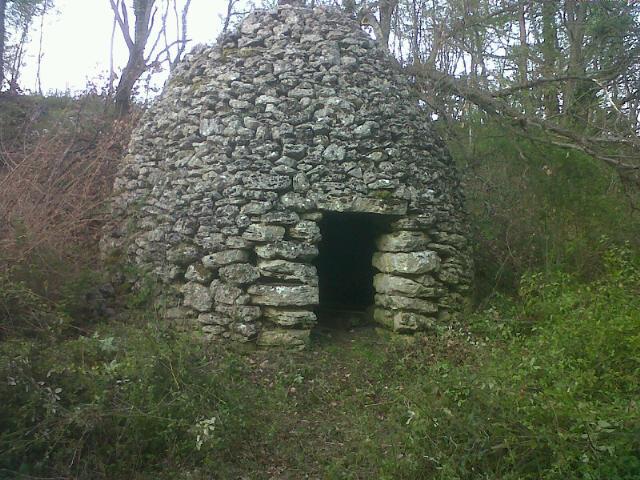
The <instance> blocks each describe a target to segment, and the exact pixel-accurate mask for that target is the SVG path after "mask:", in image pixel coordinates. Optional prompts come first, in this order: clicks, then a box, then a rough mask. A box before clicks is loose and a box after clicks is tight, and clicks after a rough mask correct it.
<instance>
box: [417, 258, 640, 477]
mask: <svg viewBox="0 0 640 480" xmlns="http://www.w3.org/2000/svg"><path fill="white" fill-rule="evenodd" d="M605 257H606V259H607V268H608V270H607V271H606V273H605V274H604V277H603V278H602V279H601V280H599V281H598V282H595V283H592V284H581V283H579V282H578V281H577V280H576V279H575V278H573V277H571V276H568V275H565V274H558V275H551V276H544V275H532V276H529V277H528V278H527V279H526V281H524V282H523V283H522V285H523V287H522V291H521V294H522V297H523V298H522V302H519V303H514V304H512V305H511V307H510V308H503V309H502V312H501V313H502V315H498V316H497V317H496V315H495V314H496V311H493V314H487V315H478V316H477V317H476V319H475V320H476V322H475V328H476V329H477V330H478V333H481V334H482V335H484V336H485V338H492V337H493V338H495V337H497V336H499V337H500V338H502V339H503V341H504V342H505V345H504V346H500V347H498V348H495V347H494V349H493V350H492V351H491V352H489V353H486V354H485V353H479V356H478V357H477V358H475V359H474V360H473V362H469V364H468V365H464V366H462V367H459V368H451V366H449V365H446V364H442V363H440V364H437V365H435V366H434V367H432V368H430V369H428V370H427V371H426V372H425V375H426V376H429V377H430V378H432V379H437V380H436V382H437V384H438V385H437V387H436V390H435V391H434V390H432V389H433V387H432V386H431V385H428V386H426V385H424V384H422V385H420V386H419V387H418V388H424V393H425V395H426V398H422V402H421V403H420V404H417V405H416V409H417V412H418V414H417V420H416V422H415V423H414V431H413V432H412V437H413V438H414V441H415V444H414V446H413V447H412V451H413V452H414V453H415V455H416V459H421V460H420V461H418V462H417V465H416V466H415V470H414V471H415V472H421V473H420V475H424V477H419V478H442V479H454V478H509V479H511V478H513V479H516V478H517V479H527V478H531V479H561V478H580V479H596V478H616V479H628V480H631V479H633V478H638V476H640V435H639V433H640V411H639V409H640V405H639V404H638V400H637V399H638V396H639V394H640V380H639V379H640V355H639V354H638V352H640V263H639V262H638V261H637V259H636V260H634V259H633V258H632V254H631V252H630V251H629V250H628V249H624V248H614V249H612V250H609V251H608V252H607V254H606V255H605ZM503 315H504V316H503ZM532 319H533V320H534V322H533V325H532ZM522 323H524V324H526V325H528V328H527V329H525V330H523V329H522ZM526 330H528V331H529V333H527V334H524V333H523V331H526ZM505 332H506V334H505ZM425 387H426V388H425ZM430 390H431V391H430ZM409 478H410V477H409ZM414 478H418V477H414Z"/></svg>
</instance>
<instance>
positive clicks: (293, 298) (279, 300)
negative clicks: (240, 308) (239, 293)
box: [248, 285, 319, 307]
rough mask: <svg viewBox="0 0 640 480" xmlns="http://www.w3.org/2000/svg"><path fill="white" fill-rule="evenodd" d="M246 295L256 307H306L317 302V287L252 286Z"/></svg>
mask: <svg viewBox="0 0 640 480" xmlns="http://www.w3.org/2000/svg"><path fill="white" fill-rule="evenodd" d="M248 293H249V295H251V300H252V302H253V303H254V304H256V305H270V306H274V307H278V306H308V305H317V304H318V302H319V292H318V287H313V286H309V285H252V286H250V287H249V288H248Z"/></svg>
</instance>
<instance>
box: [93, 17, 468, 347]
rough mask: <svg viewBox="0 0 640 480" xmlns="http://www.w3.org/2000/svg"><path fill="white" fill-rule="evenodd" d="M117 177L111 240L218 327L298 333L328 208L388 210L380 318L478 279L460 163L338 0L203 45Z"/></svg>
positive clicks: (416, 324)
mask: <svg viewBox="0 0 640 480" xmlns="http://www.w3.org/2000/svg"><path fill="white" fill-rule="evenodd" d="M115 187H116V193H115V196H114V202H113V222H112V223H111V225H110V227H109V231H108V232H107V235H106V236H105V239H104V240H105V241H104V244H103V245H104V249H105V251H107V252H111V254H112V255H111V256H112V257H114V256H118V258H119V261H123V262H128V263H130V264H133V265H136V271H138V272H149V273H150V274H151V276H153V277H156V278H158V279H160V281H161V284H162V285H163V286H162V287H161V290H162V293H163V298H164V299H165V300H166V301H167V303H168V310H167V315H168V317H169V318H170V319H172V320H174V321H180V322H188V323H192V324H194V325H197V326H201V327H202V328H203V330H204V331H205V333H206V334H207V335H209V336H210V337H211V338H212V339H232V340H238V341H253V340H255V339H257V340H258V343H260V344H264V345H272V344H287V345H294V346H301V345H304V343H305V342H306V339H307V338H308V332H309V328H310V327H311V326H312V325H313V324H314V322H315V320H316V317H315V314H314V312H313V310H314V307H315V306H316V305H317V304H318V301H319V299H318V278H317V272H316V269H315V267H314V258H315V257H316V255H317V253H318V248H317V247H318V242H319V240H320V236H321V232H320V230H319V226H318V222H319V221H320V219H321V218H322V215H323V213H324V212H359V213H369V214H373V215H377V216H380V218H384V219H385V221H386V233H385V234H384V235H381V237H380V238H378V239H377V245H378V250H379V251H378V253H376V254H375V255H374V257H373V263H374V266H375V267H376V268H377V269H378V270H379V271H380V273H379V274H378V275H376V277H375V280H374V285H375V289H376V299H375V304H376V313H375V318H376V320H377V321H378V322H380V323H382V324H384V325H387V326H389V327H390V328H392V329H394V330H396V331H400V332H413V331H418V330H424V329H427V328H429V327H430V326H431V325H433V324H434V323H435V322H438V321H441V322H442V321H446V318H447V317H448V314H449V312H451V311H453V310H456V309H457V308H459V305H460V302H461V299H462V295H461V294H463V293H464V292H465V291H466V289H467V287H468V284H469V279H470V272H471V268H470V262H469V255H468V250H469V247H468V244H467V239H466V238H465V232H466V228H465V217H464V214H463V198H462V195H461V190H460V186H459V179H458V176H457V172H456V170H455V168H454V166H453V164H452V160H451V157H450V156H449V154H448V152H447V149H446V147H445V145H444V144H443V142H442V140H441V139H440V138H439V137H438V136H437V135H436V134H435V132H434V130H433V128H432V126H431V122H430V118H429V114H428V112H427V111H426V109H425V108H424V107H423V106H422V105H421V102H420V101H419V100H418V99H417V98H416V97H415V96H414V94H413V93H412V90H411V85H410V84H409V81H408V79H406V78H405V77H404V76H403V75H402V74H401V72H399V70H398V69H397V68H396V67H395V66H394V60H393V59H392V58H390V57H388V56H387V54H385V53H384V52H383V51H382V50H381V49H379V48H378V47H377V46H376V43H375V41H374V40H372V39H371V38H370V37H369V36H367V35H366V34H365V33H364V32H362V31H361V29H360V28H359V26H358V25H357V24H356V23H355V22H353V21H352V20H350V19H349V18H347V17H345V16H344V15H343V14H342V13H341V12H339V11H337V10H332V9H313V10H311V9H305V8H298V7H294V6H280V7H278V8H277V9H276V10H274V11H260V12H256V13H254V14H251V15H249V16H248V17H247V18H246V19H245V20H244V21H243V22H242V24H241V25H240V27H239V29H238V30H237V31H236V32H233V33H232V34H230V35H228V36H227V37H226V38H224V39H223V40H221V42H220V43H219V44H218V45H215V46H206V47H205V46H202V47H198V48H196V49H195V50H194V51H193V52H192V53H191V54H189V55H188V56H187V57H186V59H185V60H184V61H183V62H182V63H181V65H180V66H179V67H178V68H177V69H176V71H175V73H174V74H173V75H172V77H171V79H170V80H169V82H168V84H167V85H166V87H165V89H164V92H163V93H162V95H161V97H160V98H159V99H158V100H157V101H155V103H154V104H153V105H152V106H151V107H150V108H149V110H148V111H147V112H146V113H145V115H144V116H143V118H142V120H141V122H140V125H139V127H138V128H137V130H136V131H135V133H134V135H133V138H132V141H131V145H130V152H129V155H128V156H127V157H126V159H125V161H124V163H123V166H122V169H121V170H120V172H119V175H118V178H117V181H116V185H115ZM113 252H116V253H115V254H114V253H113Z"/></svg>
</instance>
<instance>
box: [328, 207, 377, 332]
mask: <svg viewBox="0 0 640 480" xmlns="http://www.w3.org/2000/svg"><path fill="white" fill-rule="evenodd" d="M386 224H387V220H386V217H384V216H382V215H374V214H364V213H337V212H324V215H323V218H322V221H321V222H320V231H321V233H322V241H321V242H320V245H319V250H320V254H319V255H318V258H317V261H316V267H317V268H318V279H319V285H320V306H319V308H318V320H319V323H320V324H323V325H325V326H342V327H350V326H355V324H358V323H362V322H363V321H365V319H366V316H365V312H366V311H367V309H368V307H370V306H371V305H373V296H374V293H375V292H374V288H373V275H374V274H375V271H374V268H373V267H372V266H371V258H372V256H373V253H374V252H375V251H376V247H375V239H376V237H377V236H378V235H380V234H381V233H383V232H384V231H385V226H386Z"/></svg>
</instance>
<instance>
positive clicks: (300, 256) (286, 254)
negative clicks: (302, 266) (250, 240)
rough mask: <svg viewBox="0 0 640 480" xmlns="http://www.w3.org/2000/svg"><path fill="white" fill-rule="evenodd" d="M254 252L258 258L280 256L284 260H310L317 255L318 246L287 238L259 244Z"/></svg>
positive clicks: (269, 258) (270, 258) (268, 258)
mask: <svg viewBox="0 0 640 480" xmlns="http://www.w3.org/2000/svg"><path fill="white" fill-rule="evenodd" d="M256 253H257V254H258V256H259V257H260V258H264V259H267V260H272V259H275V258H282V259H285V260H312V259H314V258H315V257H316V256H317V255H318V248H317V247H316V246H315V245H309V244H306V243H301V242H291V241H287V240H283V241H279V242H273V243H268V244H266V245H259V246H257V247H256Z"/></svg>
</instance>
